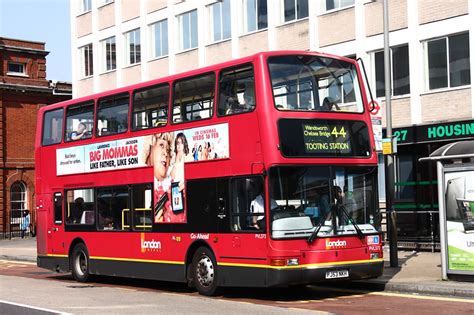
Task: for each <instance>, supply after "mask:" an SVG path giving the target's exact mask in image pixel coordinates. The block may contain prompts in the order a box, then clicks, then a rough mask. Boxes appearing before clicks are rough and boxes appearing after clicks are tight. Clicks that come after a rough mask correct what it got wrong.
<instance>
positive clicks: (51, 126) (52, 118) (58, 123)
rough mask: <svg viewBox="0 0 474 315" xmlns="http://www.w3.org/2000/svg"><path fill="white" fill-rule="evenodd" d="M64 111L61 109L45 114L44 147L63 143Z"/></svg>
mask: <svg viewBox="0 0 474 315" xmlns="http://www.w3.org/2000/svg"><path fill="white" fill-rule="evenodd" d="M63 113H64V109H62V108H59V109H55V110H51V111H48V112H46V113H44V117H43V139H42V144H43V145H50V144H56V143H61V140H62V134H63Z"/></svg>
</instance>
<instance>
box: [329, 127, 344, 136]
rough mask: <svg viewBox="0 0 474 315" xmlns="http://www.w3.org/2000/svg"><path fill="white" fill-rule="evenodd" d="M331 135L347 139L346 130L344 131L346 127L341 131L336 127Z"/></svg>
mask: <svg viewBox="0 0 474 315" xmlns="http://www.w3.org/2000/svg"><path fill="white" fill-rule="evenodd" d="M331 134H332V135H333V136H334V137H336V138H338V137H343V138H345V137H346V129H344V127H341V129H340V130H339V131H338V130H337V127H334V129H333V130H332V132H331Z"/></svg>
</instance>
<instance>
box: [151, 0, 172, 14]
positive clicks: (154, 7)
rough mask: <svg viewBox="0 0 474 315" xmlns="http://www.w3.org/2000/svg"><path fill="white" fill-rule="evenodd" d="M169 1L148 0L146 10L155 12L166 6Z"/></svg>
mask: <svg viewBox="0 0 474 315" xmlns="http://www.w3.org/2000/svg"><path fill="white" fill-rule="evenodd" d="M167 3H168V1H167V0H148V1H147V3H146V5H147V8H146V11H147V13H151V12H155V11H158V10H161V9H163V8H166V5H167Z"/></svg>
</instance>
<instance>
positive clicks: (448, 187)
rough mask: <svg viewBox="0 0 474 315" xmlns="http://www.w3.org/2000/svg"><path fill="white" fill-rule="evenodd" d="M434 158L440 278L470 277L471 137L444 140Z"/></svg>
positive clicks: (473, 226) (473, 218) (473, 268)
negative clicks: (439, 244) (467, 139)
mask: <svg viewBox="0 0 474 315" xmlns="http://www.w3.org/2000/svg"><path fill="white" fill-rule="evenodd" d="M420 161H435V162H436V169H437V174H438V203H439V221H440V222H439V229H440V243H441V270H442V277H443V279H445V280H447V279H454V280H460V281H473V280H474V141H459V142H455V143H450V144H447V145H445V146H443V147H441V148H439V149H437V150H436V151H434V152H433V153H431V154H430V156H429V157H426V158H422V159H420Z"/></svg>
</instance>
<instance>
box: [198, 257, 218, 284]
mask: <svg viewBox="0 0 474 315" xmlns="http://www.w3.org/2000/svg"><path fill="white" fill-rule="evenodd" d="M196 276H197V280H198V281H199V283H200V284H201V285H202V286H205V287H208V286H210V285H211V284H212V282H213V281H214V265H213V264H212V260H211V259H210V258H209V257H207V256H204V257H201V259H200V260H199V262H198V264H197V272H196Z"/></svg>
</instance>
